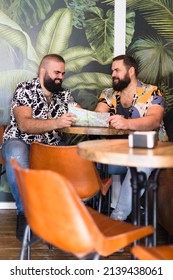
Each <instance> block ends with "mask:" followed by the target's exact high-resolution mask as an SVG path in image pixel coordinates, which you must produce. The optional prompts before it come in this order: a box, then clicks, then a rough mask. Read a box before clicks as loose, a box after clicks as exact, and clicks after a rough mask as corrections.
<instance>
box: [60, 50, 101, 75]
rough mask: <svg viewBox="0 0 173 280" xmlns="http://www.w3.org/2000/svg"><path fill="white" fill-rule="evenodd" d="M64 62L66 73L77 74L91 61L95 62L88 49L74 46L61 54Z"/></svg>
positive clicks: (91, 52)
mask: <svg viewBox="0 0 173 280" xmlns="http://www.w3.org/2000/svg"><path fill="white" fill-rule="evenodd" d="M61 55H62V56H63V58H64V59H65V62H66V67H65V68H66V71H71V72H79V71H81V69H82V68H83V67H84V66H86V65H87V64H89V63H90V62H92V61H96V58H95V57H94V56H93V51H92V49H90V48H85V47H82V46H76V47H72V48H68V49H67V50H65V51H64V52H62V53H61Z"/></svg>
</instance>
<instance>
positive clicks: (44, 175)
mask: <svg viewBox="0 0 173 280" xmlns="http://www.w3.org/2000/svg"><path fill="white" fill-rule="evenodd" d="M11 164H12V166H13V168H14V171H15V175H16V179H17V182H18V187H19V191H20V195H21V199H22V203H23V206H24V211H25V216H26V219H27V223H28V224H29V226H30V228H31V229H32V230H33V232H34V233H35V234H36V235H38V236H39V237H40V238H42V239H43V240H45V241H47V242H49V243H50V244H52V245H54V246H56V247H59V248H61V249H62V250H65V251H68V252H71V253H73V254H75V255H76V256H78V257H79V256H80V257H81V256H83V255H85V254H86V253H88V252H92V251H94V243H95V242H94V238H92V233H93V234H95V233H97V234H98V239H99V230H98V229H97V226H96V225H95V223H94V221H93V219H92V218H91V216H90V215H89V213H88V211H87V209H86V207H85V206H84V204H83V203H82V202H81V200H80V198H79V196H78V194H77V192H76V190H75V189H74V187H73V186H72V184H71V183H70V182H69V181H68V180H67V179H66V178H65V177H64V176H62V175H60V174H58V173H56V172H53V171H48V170H47V171H46V170H32V169H23V168H21V167H20V166H19V165H18V163H17V161H16V160H15V159H14V158H12V159H11Z"/></svg>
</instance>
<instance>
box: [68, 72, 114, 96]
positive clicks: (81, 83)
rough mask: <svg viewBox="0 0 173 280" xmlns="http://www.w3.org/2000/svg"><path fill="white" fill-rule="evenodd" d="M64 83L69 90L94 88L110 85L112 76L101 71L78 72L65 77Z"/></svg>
mask: <svg viewBox="0 0 173 280" xmlns="http://www.w3.org/2000/svg"><path fill="white" fill-rule="evenodd" d="M64 85H65V86H66V87H67V88H70V89H71V90H73V91H74V90H77V89H78V90H81V89H86V88H87V90H96V89H99V90H101V89H104V88H107V87H111V85H112V78H111V76H110V75H106V74H102V73H88V72H85V73H80V74H75V75H72V76H70V77H69V78H67V79H65V81H64Z"/></svg>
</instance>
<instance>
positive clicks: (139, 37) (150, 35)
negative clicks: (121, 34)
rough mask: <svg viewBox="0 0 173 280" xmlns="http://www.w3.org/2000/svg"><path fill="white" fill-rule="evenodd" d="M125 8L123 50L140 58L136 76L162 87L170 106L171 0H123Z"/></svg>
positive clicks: (172, 85) (172, 95) (172, 75)
mask: <svg viewBox="0 0 173 280" xmlns="http://www.w3.org/2000/svg"><path fill="white" fill-rule="evenodd" d="M115 1H116V0H115ZM109 2H110V1H109ZM112 3H113V1H112ZM126 8H127V26H126V39H127V40H126V51H127V53H128V54H130V55H132V56H134V57H135V58H136V59H137V60H138V61H139V75H138V77H139V79H141V80H142V81H144V82H146V83H151V84H156V85H159V86H160V87H161V88H162V89H163V91H164V93H165V99H166V105H167V108H166V109H167V110H169V109H170V108H172V107H173V1H172V0H145V1H144V0H126Z"/></svg>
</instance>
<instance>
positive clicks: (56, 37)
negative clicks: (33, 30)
mask: <svg viewBox="0 0 173 280" xmlns="http://www.w3.org/2000/svg"><path fill="white" fill-rule="evenodd" d="M71 32H72V13H71V10H70V9H68V8H66V9H58V10H56V11H55V12H54V14H53V15H52V16H51V17H50V18H49V19H48V20H46V21H45V23H44V24H43V26H42V28H41V31H40V32H39V35H38V39H37V44H36V50H37V52H38V54H39V56H40V57H42V56H44V55H45V54H48V53H61V52H62V51H64V50H65V49H66V48H67V47H68V41H69V38H70V35H71Z"/></svg>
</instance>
